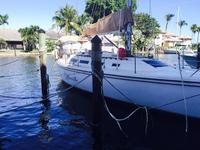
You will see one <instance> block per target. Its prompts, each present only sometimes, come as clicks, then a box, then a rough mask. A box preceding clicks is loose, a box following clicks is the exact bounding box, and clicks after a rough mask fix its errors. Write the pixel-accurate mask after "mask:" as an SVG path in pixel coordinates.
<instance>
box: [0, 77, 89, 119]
mask: <svg viewBox="0 0 200 150" xmlns="http://www.w3.org/2000/svg"><path fill="white" fill-rule="evenodd" d="M90 76H91V74H89V75H88V76H86V77H85V78H83V79H82V80H80V81H79V82H77V83H76V84H74V85H72V86H70V87H68V88H67V89H65V90H62V91H58V92H57V93H53V94H51V95H50V96H48V97H47V98H45V99H42V100H40V101H36V102H33V103H30V104H27V105H23V106H19V107H17V108H14V109H10V110H6V111H2V112H0V115H1V114H5V113H8V112H12V111H15V110H18V109H20V108H25V107H27V106H31V105H33V104H36V103H40V102H43V101H45V100H47V99H49V98H52V97H55V96H57V95H58V94H59V93H64V92H68V91H69V90H71V89H72V88H74V87H75V86H77V85H78V84H80V83H81V82H83V81H85V80H86V79H87V78H89V77H90ZM0 97H4V98H12V99H16V98H18V99H35V98H41V96H38V97H18V96H6V95H0Z"/></svg>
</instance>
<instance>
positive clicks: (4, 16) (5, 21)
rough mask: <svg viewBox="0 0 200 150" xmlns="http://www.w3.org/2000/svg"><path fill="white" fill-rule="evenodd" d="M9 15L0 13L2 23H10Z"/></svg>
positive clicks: (0, 23)
mask: <svg viewBox="0 0 200 150" xmlns="http://www.w3.org/2000/svg"><path fill="white" fill-rule="evenodd" d="M8 18H9V17H8V15H7V14H6V15H0V25H3V24H8Z"/></svg>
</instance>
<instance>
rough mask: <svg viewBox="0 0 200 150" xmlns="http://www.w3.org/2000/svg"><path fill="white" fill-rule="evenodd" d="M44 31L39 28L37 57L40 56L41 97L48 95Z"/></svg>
mask: <svg viewBox="0 0 200 150" xmlns="http://www.w3.org/2000/svg"><path fill="white" fill-rule="evenodd" d="M45 36H46V35H45V31H44V30H42V29H40V30H39V58H40V75H41V86H42V97H43V98H47V97H48V76H47V67H46V50H45V42H46V37H45Z"/></svg>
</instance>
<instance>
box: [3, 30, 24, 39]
mask: <svg viewBox="0 0 200 150" xmlns="http://www.w3.org/2000/svg"><path fill="white" fill-rule="evenodd" d="M0 38H1V39H4V40H5V41H22V39H21V35H20V33H19V32H18V31H17V30H15V29H9V28H0Z"/></svg>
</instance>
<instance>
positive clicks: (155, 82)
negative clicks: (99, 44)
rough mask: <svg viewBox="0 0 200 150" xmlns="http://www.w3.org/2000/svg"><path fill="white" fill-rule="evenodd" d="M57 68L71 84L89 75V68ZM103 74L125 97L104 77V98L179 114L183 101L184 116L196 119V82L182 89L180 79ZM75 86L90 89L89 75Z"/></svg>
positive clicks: (199, 114) (199, 112)
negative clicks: (84, 69) (87, 69)
mask: <svg viewBox="0 0 200 150" xmlns="http://www.w3.org/2000/svg"><path fill="white" fill-rule="evenodd" d="M58 69H59V72H60V74H61V78H62V80H63V81H64V82H66V83H67V84H69V85H75V84H76V83H78V82H79V81H81V80H82V79H84V78H85V77H87V76H88V75H89V74H90V72H89V71H83V70H79V69H74V68H70V67H66V66H62V65H59V64H58ZM104 76H105V78H106V79H107V80H108V81H109V82H110V83H112V84H113V85H114V86H115V87H116V88H117V89H119V90H120V91H121V92H122V93H124V94H125V95H126V96H127V97H128V99H127V98H125V97H124V96H123V95H121V94H120V93H119V92H118V91H117V90H116V89H114V88H113V87H112V86H111V85H110V84H109V83H108V82H107V81H105V80H104V82H103V90H104V96H106V97H109V98H112V99H116V100H119V101H123V102H128V103H131V104H137V105H141V106H147V107H149V108H154V109H158V110H163V111H167V112H171V113H178V114H181V115H186V109H185V102H186V106H187V115H189V116H191V117H196V118H200V107H199V105H200V101H199V100H200V83H196V82H188V81H187V82H184V89H183V87H182V82H181V81H180V80H163V79H157V78H139V77H134V76H132V77H130V76H120V75H112V74H105V75H104ZM75 87H76V88H78V89H81V90H84V91H87V92H92V77H91V76H90V77H88V78H86V80H85V81H83V82H81V83H80V84H78V85H77V86H75ZM184 96H185V98H186V99H185V100H184Z"/></svg>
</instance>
